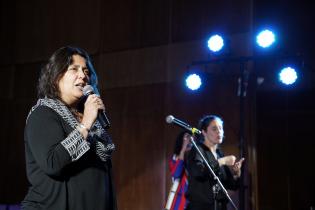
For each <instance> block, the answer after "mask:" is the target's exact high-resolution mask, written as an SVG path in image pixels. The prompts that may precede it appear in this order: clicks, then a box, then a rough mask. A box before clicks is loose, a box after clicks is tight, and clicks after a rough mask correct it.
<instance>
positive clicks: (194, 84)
mask: <svg viewBox="0 0 315 210" xmlns="http://www.w3.org/2000/svg"><path fill="white" fill-rule="evenodd" d="M201 84H202V82H201V78H200V76H199V75H197V74H190V75H189V76H188V77H187V78H186V86H187V87H188V88H189V89H191V90H198V89H199V88H200V86H201Z"/></svg>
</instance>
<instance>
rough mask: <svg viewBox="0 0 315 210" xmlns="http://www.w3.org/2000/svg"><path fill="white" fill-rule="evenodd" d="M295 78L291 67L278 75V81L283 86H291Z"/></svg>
mask: <svg viewBox="0 0 315 210" xmlns="http://www.w3.org/2000/svg"><path fill="white" fill-rule="evenodd" d="M297 78H298V77H297V73H296V71H295V69H293V68H291V67H285V68H283V69H282V70H281V72H280V73H279V80H280V81H281V82H282V83H283V84H285V85H292V84H293V83H294V82H295V81H296V80H297Z"/></svg>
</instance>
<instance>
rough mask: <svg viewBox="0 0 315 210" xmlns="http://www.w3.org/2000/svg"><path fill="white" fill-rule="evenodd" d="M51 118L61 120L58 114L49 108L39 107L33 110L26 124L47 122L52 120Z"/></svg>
mask: <svg viewBox="0 0 315 210" xmlns="http://www.w3.org/2000/svg"><path fill="white" fill-rule="evenodd" d="M51 118H59V117H58V114H57V113H56V112H55V111H54V110H53V109H51V108H50V107H47V106H38V107H36V108H35V109H32V110H31V111H30V113H29V115H28V117H27V120H26V122H27V123H28V122H32V121H34V120H35V121H38V120H40V121H45V120H44V119H47V120H48V119H51Z"/></svg>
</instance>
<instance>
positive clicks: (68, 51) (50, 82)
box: [37, 46, 99, 99]
mask: <svg viewBox="0 0 315 210" xmlns="http://www.w3.org/2000/svg"><path fill="white" fill-rule="evenodd" d="M73 55H80V56H82V57H83V58H85V60H86V65H87V68H88V69H89V71H90V80H89V84H90V85H91V86H92V87H93V88H94V92H95V93H96V94H99V91H98V88H97V75H96V72H95V70H94V67H93V65H92V62H91V59H90V57H89V55H88V54H87V52H86V51H84V50H83V49H80V48H78V47H71V46H66V47H62V48H60V49H58V50H56V51H55V52H54V53H53V54H52V56H51V57H50V58H49V60H48V62H47V63H46V64H45V65H44V66H43V68H42V69H41V73H40V76H39V80H38V86H37V94H38V98H45V97H48V98H53V99H60V91H59V88H58V82H59V80H60V79H61V77H62V76H63V75H64V74H65V72H66V71H67V69H68V67H69V66H70V65H71V64H72V63H73V57H72V56H73Z"/></svg>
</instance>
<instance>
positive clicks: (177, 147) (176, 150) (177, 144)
mask: <svg viewBox="0 0 315 210" xmlns="http://www.w3.org/2000/svg"><path fill="white" fill-rule="evenodd" d="M185 133H188V132H187V131H182V132H180V133H179V134H178V136H177V138H176V141H175V145H174V154H175V155H179V153H180V151H181V149H182V146H183V141H184V135H185Z"/></svg>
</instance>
